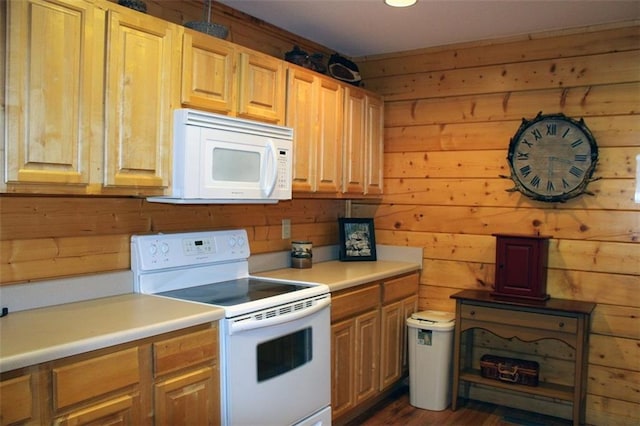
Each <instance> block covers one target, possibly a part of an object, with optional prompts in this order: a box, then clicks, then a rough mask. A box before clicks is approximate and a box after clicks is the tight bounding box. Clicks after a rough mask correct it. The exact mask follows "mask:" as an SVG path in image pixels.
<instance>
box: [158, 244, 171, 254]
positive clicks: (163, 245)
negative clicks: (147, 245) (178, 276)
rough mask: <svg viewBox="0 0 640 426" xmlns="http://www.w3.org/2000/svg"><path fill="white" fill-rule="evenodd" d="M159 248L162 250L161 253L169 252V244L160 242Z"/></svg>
mask: <svg viewBox="0 0 640 426" xmlns="http://www.w3.org/2000/svg"><path fill="white" fill-rule="evenodd" d="M160 250H162V254H167V253H169V244H167V243H162V246H160Z"/></svg>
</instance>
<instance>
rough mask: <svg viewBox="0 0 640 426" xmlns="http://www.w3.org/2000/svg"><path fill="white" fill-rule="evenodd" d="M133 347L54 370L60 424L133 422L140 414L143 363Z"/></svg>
mask: <svg viewBox="0 0 640 426" xmlns="http://www.w3.org/2000/svg"><path fill="white" fill-rule="evenodd" d="M139 361H140V360H139V354H138V348H137V347H133V348H129V349H125V350H121V351H116V352H112V353H108V354H106V355H102V356H98V357H92V358H90V359H87V360H83V361H78V362H71V363H67V362H65V363H62V364H61V365H59V366H58V365H55V363H54V366H53V368H52V370H51V377H52V388H53V392H52V396H53V399H52V403H53V413H54V414H53V415H54V422H55V423H56V424H66V425H72V424H87V423H91V422H99V423H105V422H107V421H108V422H109V423H114V424H133V423H134V422H135V421H137V420H138V419H139V417H140V414H139V412H137V410H138V409H139V406H140V376H141V375H140V362H139Z"/></svg>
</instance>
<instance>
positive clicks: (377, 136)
mask: <svg viewBox="0 0 640 426" xmlns="http://www.w3.org/2000/svg"><path fill="white" fill-rule="evenodd" d="M383 111H384V109H383V102H382V99H380V98H378V97H375V96H374V95H373V94H371V93H369V92H367V91H365V90H362V89H358V88H355V87H352V86H349V85H347V84H344V83H341V82H339V81H337V80H335V79H332V78H329V77H324V76H322V75H320V74H318V73H315V72H313V71H310V70H307V69H305V68H302V67H299V66H296V65H292V64H288V65H287V119H286V125H287V126H290V127H293V129H294V130H295V135H294V156H295V158H294V167H293V190H294V197H295V196H299V197H306V196H314V197H328V198H362V197H367V196H379V195H380V194H382V153H383V143H384V140H383V138H384V135H383V124H384V123H383V119H384V117H383V114H384V112H383Z"/></svg>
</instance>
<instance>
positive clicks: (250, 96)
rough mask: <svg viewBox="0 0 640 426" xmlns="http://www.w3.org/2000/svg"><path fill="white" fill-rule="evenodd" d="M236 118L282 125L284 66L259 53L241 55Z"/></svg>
mask: <svg viewBox="0 0 640 426" xmlns="http://www.w3.org/2000/svg"><path fill="white" fill-rule="evenodd" d="M239 84H240V87H239V92H240V93H239V99H238V116H239V117H245V118H251V119H255V120H260V121H267V122H271V123H275V124H282V123H284V103H285V89H286V88H285V85H286V76H285V69H284V63H283V61H281V60H280V59H278V58H274V57H272V56H268V55H265V54H262V53H259V52H255V51H249V50H243V51H242V52H241V53H240V82H239Z"/></svg>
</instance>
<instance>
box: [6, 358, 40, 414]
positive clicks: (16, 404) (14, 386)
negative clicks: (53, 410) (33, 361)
mask: <svg viewBox="0 0 640 426" xmlns="http://www.w3.org/2000/svg"><path fill="white" fill-rule="evenodd" d="M38 384H39V381H38V369H37V367H32V368H27V369H22V370H20V371H16V372H13V374H10V375H7V377H6V378H3V379H2V381H1V382H0V425H1V426H5V425H16V424H17V425H39V424H41V421H40V398H39V396H38V392H37V391H38Z"/></svg>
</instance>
